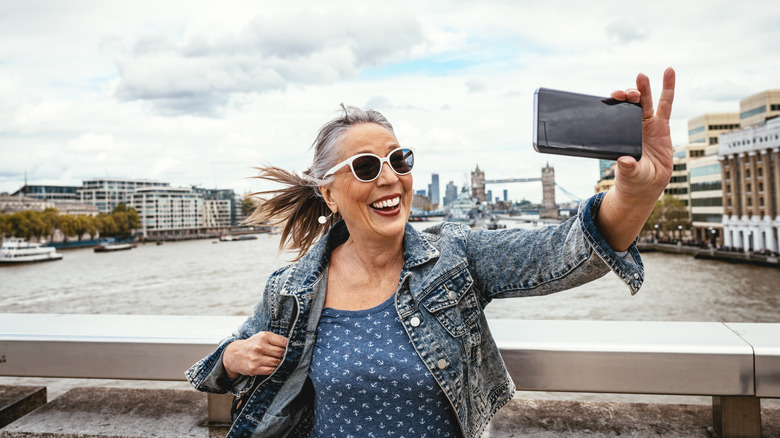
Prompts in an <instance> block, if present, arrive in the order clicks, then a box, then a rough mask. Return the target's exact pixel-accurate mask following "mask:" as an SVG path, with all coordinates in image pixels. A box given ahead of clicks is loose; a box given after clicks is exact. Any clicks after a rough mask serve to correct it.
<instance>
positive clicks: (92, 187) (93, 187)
mask: <svg viewBox="0 0 780 438" xmlns="http://www.w3.org/2000/svg"><path fill="white" fill-rule="evenodd" d="M150 187H151V188H165V187H170V184H169V183H166V182H161V181H151V180H143V179H125V178H95V179H90V180H86V181H84V185H83V186H82V187H80V188H78V189H77V192H78V194H79V200H80V201H81V202H88V203H90V204H92V205H96V206H97V208H98V210H99V211H100V212H101V213H106V214H110V213H111V212H112V211H113V210H114V208H115V207H116V206H117V205H119V204H121V203H124V204H125V205H129V204H130V199H131V197H132V195H133V194H134V193H135V191H136V190H138V189H141V188H150Z"/></svg>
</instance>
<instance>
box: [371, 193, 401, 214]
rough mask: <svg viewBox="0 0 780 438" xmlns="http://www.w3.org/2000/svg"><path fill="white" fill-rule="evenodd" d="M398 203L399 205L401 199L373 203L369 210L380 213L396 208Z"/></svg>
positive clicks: (398, 197) (397, 197)
mask: <svg viewBox="0 0 780 438" xmlns="http://www.w3.org/2000/svg"><path fill="white" fill-rule="evenodd" d="M400 203H401V197H400V196H396V197H395V198H391V199H385V200H384V201H378V202H374V203H373V204H371V208H373V209H375V210H380V211H388V210H392V209H394V208H396V207H398V204H400Z"/></svg>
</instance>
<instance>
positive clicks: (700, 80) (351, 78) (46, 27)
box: [0, 0, 780, 202]
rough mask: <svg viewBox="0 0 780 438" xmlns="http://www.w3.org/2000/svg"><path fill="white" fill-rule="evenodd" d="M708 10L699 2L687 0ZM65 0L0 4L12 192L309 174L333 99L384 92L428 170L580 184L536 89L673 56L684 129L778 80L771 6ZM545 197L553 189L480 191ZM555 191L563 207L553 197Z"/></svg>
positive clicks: (608, 86)
mask: <svg viewBox="0 0 780 438" xmlns="http://www.w3.org/2000/svg"><path fill="white" fill-rule="evenodd" d="M691 6H696V7H691ZM691 6H689V5H685V7H683V5H681V4H680V3H679V2H672V1H668V0H661V1H656V2H646V3H637V2H632V3H626V2H619V1H604V2H598V3H583V2H577V1H561V2H555V3H554V4H550V3H540V2H509V1H489V2H475V1H446V2H445V1H442V0H434V1H431V2H411V1H409V2H405V1H402V2H394V3H392V4H388V3H386V2H385V3H378V2H370V1H366V2H360V3H356V2H345V1H333V2H325V3H323V2H311V1H308V2H306V1H304V2H295V3H294V4H292V5H287V4H281V3H278V2H277V3H271V4H269V3H267V2H260V3H258V2H250V1H234V2H229V3H224V2H222V3H216V2H205V1H197V0H195V1H188V2H151V1H144V0H140V1H133V2H129V1H117V2H103V1H73V0H49V1H46V0H30V1H23V2H22V1H17V2H13V1H11V2H1V3H0V41H2V42H0V95H2V96H3V98H2V99H1V100H0V192H9V193H13V192H14V191H16V190H18V189H19V188H20V187H21V186H22V185H23V184H24V174H25V172H27V178H28V182H29V183H30V184H55V185H80V184H81V181H83V180H87V179H92V178H99V177H106V176H109V177H117V178H142V179H153V180H161V181H168V182H170V183H171V185H172V186H177V187H188V186H190V185H197V186H200V187H205V188H214V187H216V188H230V189H233V190H235V191H236V192H238V193H245V192H250V191H258V190H263V189H266V188H268V186H266V185H263V184H261V183H260V182H259V181H257V180H253V179H251V178H248V177H251V176H252V175H253V174H254V171H253V169H252V167H253V166H258V165H262V164H263V163H269V164H273V165H277V166H280V167H283V168H287V169H290V170H296V171H299V172H300V171H303V170H305V169H306V168H307V167H308V165H309V163H310V161H311V151H310V150H309V146H310V145H311V142H312V140H313V139H314V136H315V135H316V132H317V130H318V129H319V127H320V126H321V125H322V124H323V123H325V122H326V121H328V120H329V119H330V118H331V117H332V116H333V115H335V114H336V110H337V109H338V106H339V104H340V103H342V102H343V103H345V104H352V105H357V106H362V107H373V108H375V109H377V110H379V111H381V112H382V113H383V114H385V116H387V118H388V119H389V120H390V122H391V123H393V125H394V127H395V131H396V134H397V136H398V138H399V141H400V143H401V144H404V145H409V146H413V147H415V149H416V150H417V160H416V163H415V164H416V168H415V171H414V178H415V185H414V187H415V191H417V190H423V189H426V188H427V186H428V184H429V183H430V182H431V175H432V174H433V173H438V174H439V180H440V187H443V186H445V185H446V184H447V183H448V182H449V181H454V183H455V184H456V185H457V186H459V187H460V186H462V185H463V184H464V183H466V182H468V180H469V173H470V171H471V170H473V169H474V168H475V167H476V166H477V165H479V167H480V169H482V170H484V171H485V176H486V178H487V179H505V178H513V177H537V176H539V175H540V173H541V168H542V167H544V166H545V165H546V164H547V163H549V164H550V165H551V166H553V167H554V168H555V171H556V180H557V182H558V183H559V184H560V185H561V186H562V187H564V188H565V189H566V190H568V191H570V192H573V193H575V194H576V195H577V196H579V197H583V198H584V197H587V196H590V195H591V194H592V193H593V187H594V185H595V183H596V181H597V180H598V178H599V165H598V161H597V160H591V159H578V158H565V157H558V156H552V155H542V154H538V153H536V152H535V151H534V150H533V148H532V146H531V112H532V100H533V92H534V90H535V89H536V88H538V87H541V86H544V87H550V88H559V89H564V90H571V91H578V92H584V93H589V94H600V95H607V94H609V93H610V92H611V91H612V90H614V89H625V88H628V87H632V86H634V80H635V78H636V74H637V73H639V72H643V73H645V74H647V75H648V76H649V77H650V81H651V84H652V86H653V91H654V98H655V99H654V100H655V101H656V102H657V98H658V96H659V95H660V83H661V75H662V73H663V70H664V69H665V68H666V67H667V66H672V67H674V68H675V69H676V71H677V93H676V96H675V104H674V109H673V113H672V117H673V118H672V140H673V143H674V144H675V145H680V144H685V143H687V121H688V119H690V118H692V117H695V116H698V115H701V114H704V113H712V112H736V111H739V100H740V99H742V98H744V97H747V96H749V95H752V94H755V93H758V92H761V91H764V90H767V89H777V88H780V78H778V75H777V74H778V72H780V57H779V56H777V55H778V53H780V26H777V23H778V22H779V21H780V7H779V6H778V5H777V4H775V3H774V2H769V1H761V2H733V1H730V2H726V1H711V2H707V3H701V4H694V5H691ZM487 189H488V190H492V191H493V193H503V190H507V191H508V197H509V199H510V200H519V199H523V198H526V199H528V200H530V201H532V202H539V201H540V200H541V184H540V183H526V184H514V185H493V186H488V187H487ZM559 198H560V199H558V202H565V201H567V200H568V199H566V197H565V196H563V195H561V194H559Z"/></svg>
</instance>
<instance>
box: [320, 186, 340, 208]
mask: <svg viewBox="0 0 780 438" xmlns="http://www.w3.org/2000/svg"><path fill="white" fill-rule="evenodd" d="M318 188H319V189H320V193H321V194H322V199H324V200H325V203H326V204H328V208H330V210H331V211H333V206H334V205H335V204H336V201H335V200H334V199H333V193H331V191H330V186H319V187H318Z"/></svg>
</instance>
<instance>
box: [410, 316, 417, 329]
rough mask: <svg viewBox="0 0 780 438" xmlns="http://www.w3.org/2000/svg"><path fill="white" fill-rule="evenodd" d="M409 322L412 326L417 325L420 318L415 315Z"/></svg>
mask: <svg viewBox="0 0 780 438" xmlns="http://www.w3.org/2000/svg"><path fill="white" fill-rule="evenodd" d="M409 323H410V324H412V327H417V326H419V325H420V318H418V317H416V316H415V317H414V318H412V320H411V321H409Z"/></svg>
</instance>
